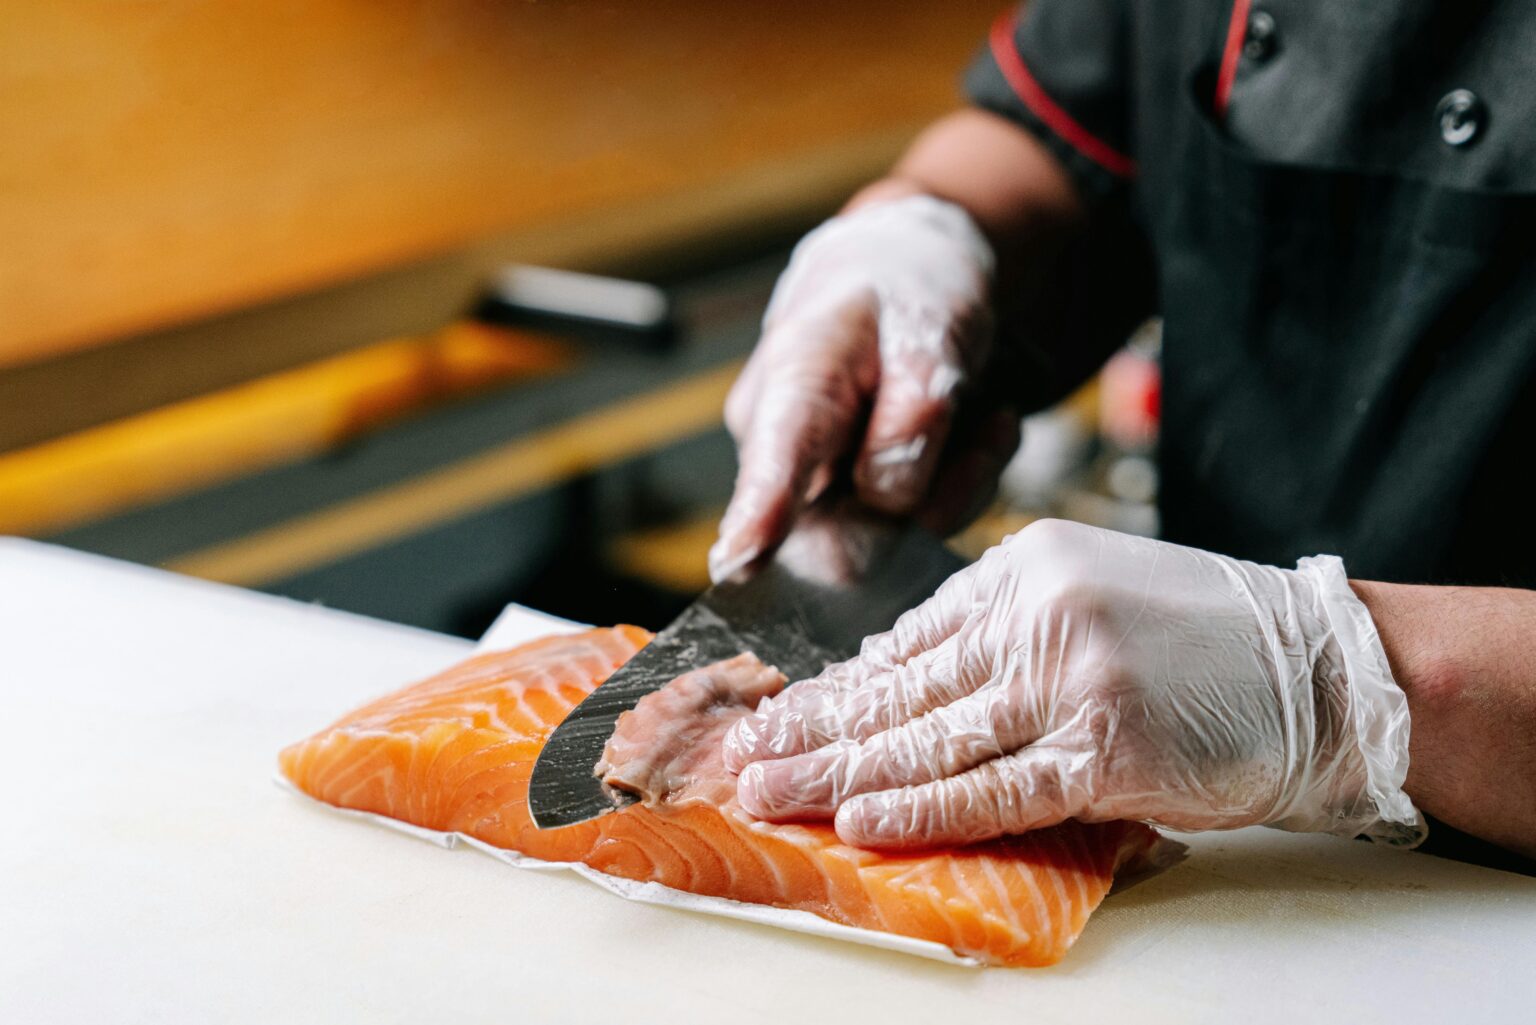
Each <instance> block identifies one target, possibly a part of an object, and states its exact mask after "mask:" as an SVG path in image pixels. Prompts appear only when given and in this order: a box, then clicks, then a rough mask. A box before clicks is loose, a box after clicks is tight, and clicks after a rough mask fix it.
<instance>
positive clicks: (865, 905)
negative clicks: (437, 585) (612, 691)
mask: <svg viewBox="0 0 1536 1025" xmlns="http://www.w3.org/2000/svg"><path fill="white" fill-rule="evenodd" d="M649 639H650V635H649V634H648V633H646V632H645V631H643V630H640V629H638V628H636V627H627V626H621V627H615V628H613V629H597V630H589V631H586V632H584V633H580V634H575V635H570V636H562V637H551V638H546V639H543V640H539V641H534V642H533V643H530V644H525V645H523V646H521V647H518V648H514V649H512V650H510V651H503V652H496V653H492V654H487V655H481V656H479V657H477V658H472V659H470V660H468V661H467V662H464V663H462V664H460V665H458V666H455V667H454V668H452V669H449V670H447V671H446V672H444V673H442V674H440V675H438V676H435V677H433V678H431V679H429V680H426V681H424V682H422V683H418V684H416V685H414V686H411V687H407V688H405V689H404V690H401V691H398V692H396V693H394V694H391V695H388V696H386V697H383V698H380V699H379V700H377V701H374V702H372V703H371V704H368V705H365V706H364V707H362V708H360V709H358V710H357V711H355V712H353V713H351V714H350V715H348V716H346V717H345V718H343V719H342V720H341V721H340V722H338V723H336V724H335V725H334V726H331V727H330V728H329V729H326V730H323V731H321V732H320V733H318V734H316V735H315V736H313V737H311V738H309V739H308V740H305V741H303V742H301V743H298V744H295V745H293V746H292V747H289V748H287V749H286V750H284V751H283V752H282V755H281V758H280V761H281V767H282V771H283V772H284V773H285V774H286V775H287V777H288V778H289V779H291V780H292V781H293V782H294V783H295V784H296V785H297V786H298V787H299V788H300V789H302V790H304V791H305V792H306V793H308V794H310V795H312V796H314V797H316V798H318V799H320V800H322V801H326V802H328V803H330V804H333V805H337V806H339V807H343V808H354V809H358V810H361V811H368V812H374V813H377V814H381V815H386V816H390V817H392V818H396V819H401V820H404V821H406V822H410V823H414V824H415V825H418V826H424V827H426V828H429V829H435V830H443V831H449V832H461V833H466V834H468V835H470V836H473V837H475V838H477V839H479V840H482V841H484V842H486V843H489V844H492V845H494V846H497V847H502V848H507V849H511V850H516V851H521V852H523V853H525V854H528V855H531V856H533V857H536V858H542V859H545V860H550V861H569V862H585V863H586V864H588V865H591V866H592V867H594V868H596V869H598V870H599V871H602V872H605V873H608V874H610V875H615V876H622V877H624V878H627V879H637V880H642V881H654V882H658V883H661V884H663V885H666V886H670V887H673V888H675V889H679V890H687V891H691V892H693V893H701V894H708V895H711V896H719V897H728V898H732V899H735V900H739V901H748V902H753V903H760V904H769V905H773V906H776V907H782V908H798V909H801V910H805V911H810V912H813V913H815V914H817V915H820V916H822V917H823V918H827V919H830V920H832V921H834V922H841V923H844V924H847V925H853V926H859V927H863V928H866V929H876V930H883V931H886V932H891V933H897V934H901V935H905V936H914V937H918V938H920V939H925V940H934V941H937V942H939V943H942V944H944V945H946V946H948V947H950V948H951V949H952V950H954V951H956V952H957V953H960V954H963V955H967V956H970V957H974V958H977V959H979V960H981V961H984V962H987V963H990V964H1001V965H1047V964H1052V963H1054V962H1056V961H1058V960H1060V959H1061V957H1062V956H1063V955H1064V954H1065V953H1066V951H1067V949H1068V947H1070V946H1071V945H1072V942H1073V941H1074V940H1075V939H1076V938H1077V936H1078V934H1079V933H1080V932H1081V931H1082V928H1083V925H1084V924H1085V923H1086V921H1087V919H1088V915H1089V914H1090V913H1091V912H1092V911H1093V909H1094V908H1095V907H1097V906H1098V904H1099V902H1100V901H1101V900H1102V899H1103V898H1104V895H1105V894H1106V893H1107V892H1108V891H1109V888H1110V885H1111V883H1112V882H1113V881H1114V877H1115V873H1116V871H1117V869H1120V868H1121V867H1123V866H1126V865H1128V864H1130V863H1132V862H1135V861H1139V860H1143V859H1146V858H1147V857H1148V856H1149V855H1151V853H1152V852H1153V851H1154V850H1155V849H1156V847H1157V845H1158V843H1159V838H1158V836H1157V834H1156V833H1154V832H1153V831H1152V830H1150V829H1148V828H1146V827H1144V826H1140V825H1134V824H1129V823H1108V824H1103V825H1080V824H1076V823H1068V824H1067V825H1064V826H1061V827H1057V828H1054V829H1049V830H1041V831H1038V832H1035V833H1030V834H1028V835H1025V836H1019V837H1009V838H1006V839H1002V840H996V841H991V842H989V843H985V844H978V845H975V846H971V847H965V848H958V849H952V850H942V851H932V852H923V853H918V854H903V855H895V856H893V855H884V854H876V853H873V852H870V851H863V850H859V849H857V848H853V847H848V846H846V845H844V844H842V843H839V842H838V839H837V835H836V833H834V832H833V830H832V828H831V827H830V826H826V825H819V824H812V825H771V824H768V823H764V822H759V821H756V820H754V819H752V818H750V817H749V816H748V815H746V813H745V812H743V811H742V810H741V809H740V808H739V807H738V806H737V805H736V803H735V797H734V787H733V786H731V785H730V781H729V777H728V775H727V773H726V772H725V769H724V767H723V765H721V762H720V753H719V739H720V735H721V734H722V733H723V732H724V729H725V728H726V727H727V726H729V724H730V723H731V722H732V721H734V718H735V717H737V716H739V715H741V714H744V712H745V710H746V709H747V707H748V704H749V703H755V698H754V697H751V696H750V694H751V693H771V692H772V691H773V690H776V689H777V687H778V686H781V685H782V679H783V678H782V677H781V676H779V675H778V674H777V673H776V672H774V671H773V670H771V669H768V668H767V667H765V666H762V664H761V663H759V662H757V661H756V659H750V661H744V662H740V663H739V664H726V667H725V668H726V671H727V672H728V674H729V675H731V676H732V677H733V678H734V679H736V680H737V681H742V680H745V681H746V683H745V687H744V690H743V696H742V698H741V700H739V701H733V700H731V699H730V696H729V694H728V693H726V690H725V689H723V684H722V679H723V678H722V677H721V676H720V675H719V674H718V671H719V670H720V667H711V670H709V671H702V672H703V673H704V675H702V676H701V675H700V674H690V677H692V679H691V680H690V677H684V678H682V680H681V681H679V684H681V685H680V686H677V685H675V686H674V687H672V688H668V691H667V692H665V693H666V694H667V696H666V697H660V698H657V699H656V701H655V702H653V703H652V704H651V705H649V706H648V707H649V708H651V709H652V711H655V712H660V711H664V710H665V709H666V708H668V707H669V704H670V707H672V708H674V709H676V710H680V711H681V712H682V713H684V714H682V715H680V716H679V717H678V719H677V720H676V721H677V723H678V724H679V725H678V726H677V728H676V729H672V730H670V732H667V731H663V732H665V735H664V736H657V735H656V731H657V726H656V725H655V723H656V722H657V721H659V720H653V722H652V724H651V725H647V724H646V722H645V719H644V717H640V718H637V719H635V720H631V721H629V723H628V727H629V728H628V729H626V728H625V726H626V724H625V723H621V724H620V729H619V730H618V731H617V732H616V735H615V740H614V742H613V743H611V744H610V746H609V751H608V752H607V754H606V756H605V758H606V760H607V761H608V762H610V763H614V764H608V765H605V766H604V768H605V769H606V770H607V772H608V776H607V778H608V780H609V782H610V783H614V784H617V785H620V786H625V787H627V788H629V789H633V790H635V791H637V792H639V793H641V794H643V795H644V796H645V797H646V798H647V800H646V801H645V803H641V804H635V805H631V806H630V807H627V808H625V809H623V810H622V811H618V812H614V813H612V814H609V815H605V816H603V817H601V818H598V819H595V820H593V821H590V822H584V823H580V824H577V825H574V826H568V827H565V828H562V829H554V830H547V831H541V830H539V829H537V828H536V827H535V826H534V825H533V822H532V820H531V819H530V817H529V814H528V806H527V798H528V776H529V772H530V771H531V769H532V767H533V762H534V759H535V757H536V756H537V755H538V753H539V749H540V747H541V746H542V745H543V743H544V741H545V739H546V738H547V737H548V736H549V734H550V732H551V731H552V730H553V729H554V727H555V726H556V725H557V724H559V722H560V721H561V719H563V718H564V717H565V716H566V715H567V714H568V713H569V712H570V710H571V709H572V708H573V707H575V705H576V704H577V703H578V702H579V701H580V700H581V699H582V698H583V697H585V696H586V695H587V694H588V693H590V692H591V691H592V689H593V688H594V687H596V686H597V685H598V684H599V683H601V682H602V681H603V680H604V679H606V678H607V676H608V674H609V673H611V672H612V671H613V670H614V669H616V668H617V667H618V666H620V665H622V664H623V663H624V661H625V660H626V659H628V658H629V657H630V656H631V655H633V654H634V653H635V652H636V651H638V650H639V649H640V648H641V647H643V646H644V645H645V644H646V643H647V641H649ZM735 661H736V660H733V663H734V662H735ZM710 672H715V673H716V675H714V676H711V675H709V673H710ZM738 685H739V684H735V685H733V686H738ZM754 688H755V690H754ZM637 711H639V710H637ZM632 714H633V713H632ZM626 719H628V717H626ZM647 736H649V737H650V740H649V741H648V740H647ZM648 745H649V746H648ZM647 751H649V752H650V755H649V756H646V752H647Z"/></svg>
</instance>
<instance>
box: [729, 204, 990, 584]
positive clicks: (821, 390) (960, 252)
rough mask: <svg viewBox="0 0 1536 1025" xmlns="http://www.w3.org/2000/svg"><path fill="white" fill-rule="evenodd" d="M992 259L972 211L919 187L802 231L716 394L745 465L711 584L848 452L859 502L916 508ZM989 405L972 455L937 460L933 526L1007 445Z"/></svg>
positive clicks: (763, 549) (982, 328) (782, 527)
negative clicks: (940, 467)
mask: <svg viewBox="0 0 1536 1025" xmlns="http://www.w3.org/2000/svg"><path fill="white" fill-rule="evenodd" d="M992 269H993V254H992V250H991V247H990V246H989V245H988V243H987V241H986V239H985V238H984V237H983V236H982V233H981V231H980V229H978V228H977V227H976V225H975V224H974V223H973V222H972V220H971V218H970V216H969V215H967V214H966V212H965V211H964V210H962V209H961V208H960V207H958V206H956V205H954V204H952V203H947V202H944V201H942V200H939V199H935V198H933V197H932V196H927V195H906V196H902V197H901V198H883V199H876V200H873V201H870V202H867V203H865V204H864V205H861V206H858V207H856V208H855V209H853V210H851V211H850V212H848V213H844V214H842V215H840V216H838V217H834V218H832V219H831V220H830V221H828V222H827V223H825V224H823V225H822V226H821V227H819V228H817V229H816V230H815V231H813V232H811V233H810V234H809V235H807V236H806V237H805V238H804V239H803V240H802V241H801V242H800V244H799V245H798V246H797V247H796V248H795V252H794V256H793V257H792V258H791V260H790V262H789V267H788V268H787V269H786V270H785V271H784V274H783V276H782V277H780V278H779V281H778V285H777V286H776V287H775V289H774V292H773V298H772V300H771V301H770V302H769V304H768V311H767V313H766V315H765V316H764V319H763V336H762V339H761V341H760V342H759V343H758V346H757V349H756V351H754V352H753V354H752V358H751V359H750V360H749V361H748V362H747V366H746V369H745V370H743V371H742V375H741V378H740V379H739V380H738V381H737V382H736V385H735V387H734V388H733V389H732V390H731V394H730V397H729V398H728V399H727V401H726V407H725V420H726V424H727V426H728V427H729V428H730V430H731V433H732V435H733V436H734V437H735V439H736V442H737V445H738V447H739V451H740V460H741V469H740V472H739V474H738V476H737V479H736V488H735V493H734V495H733V496H732V498H731V502H730V506H729V507H728V508H727V510H726V513H725V517H724V519H723V520H722V521H721V524H720V539H719V541H718V542H717V543H716V544H715V546H714V548H713V549H711V551H710V556H709V565H710V573H711V575H712V576H713V577H714V579H715V580H717V581H718V580H722V579H725V578H726V577H729V576H731V575H733V574H734V573H736V572H737V571H738V570H740V569H742V568H743V567H746V566H749V565H751V564H753V563H755V562H756V561H757V560H759V559H761V558H762V557H764V556H766V555H768V554H769V553H771V552H772V550H773V549H774V548H775V547H776V546H777V545H778V544H779V542H781V541H782V540H783V539H784V537H785V535H786V534H788V532H789V530H790V528H791V527H792V526H793V525H794V521H795V518H796V517H797V516H798V515H799V513H800V511H801V509H802V508H803V506H804V505H805V503H806V501H807V499H808V498H809V497H812V496H814V494H815V493H817V492H818V491H819V490H820V489H821V488H822V487H824V486H825V485H826V483H827V481H828V478H829V477H830V475H831V474H832V473H833V472H834V469H835V468H836V467H838V466H839V465H841V464H843V463H844V461H845V457H853V459H852V470H853V483H854V487H855V490H856V492H857V495H858V497H859V498H860V500H862V501H863V502H864V504H866V505H868V506H870V507H871V508H873V509H876V510H879V511H881V512H886V513H891V514H898V515H906V514H914V513H916V514H921V513H923V512H924V511H925V509H924V506H925V505H926V504H930V503H926V502H925V499H927V498H928V497H929V495H930V492H931V491H932V488H931V485H932V482H933V477H934V470H935V464H936V463H937V461H938V458H939V454H940V452H941V450H943V449H944V447H945V442H946V439H947V438H948V436H949V435H950V431H951V427H952V425H953V420H954V415H955V410H956V405H957V401H958V400H959V398H960V396H961V395H962V393H963V392H964V390H965V387H966V385H967V383H968V382H969V381H970V380H971V379H972V378H973V376H974V375H975V373H976V371H977V370H978V368H979V367H980V366H981V364H982V362H983V361H984V360H986V359H987V357H988V350H989V348H990V345H991V337H992V336H991V316H990V309H989V289H990V283H991V275H992ZM994 412H996V413H997V414H999V415H995V416H988V417H987V418H986V419H985V420H984V421H983V422H980V423H978V424H976V425H973V426H974V427H976V428H977V430H976V432H975V433H976V437H977V438H978V439H979V440H978V441H977V443H976V450H975V451H972V452H965V453H961V454H959V455H956V454H955V453H951V454H950V455H949V456H947V457H946V460H945V463H946V466H945V478H946V480H945V486H944V487H943V488H942V489H940V490H941V491H942V494H941V495H940V496H939V497H940V498H942V499H943V501H942V502H940V503H938V504H939V505H940V506H941V507H942V508H938V509H932V510H927V511H928V512H931V513H933V515H932V516H929V517H925V520H926V522H928V525H929V526H931V527H935V528H936V529H941V530H942V529H944V528H946V527H950V528H952V527H953V526H958V523H957V522H955V521H957V520H963V519H964V518H965V516H966V515H967V513H971V514H973V510H972V509H971V508H969V507H970V506H972V505H973V504H974V503H973V502H971V501H970V499H972V498H974V497H975V493H977V492H979V491H983V490H988V489H990V487H991V485H992V484H994V483H995V480H996V476H997V474H998V473H999V472H1000V471H1001V469H1002V466H1003V464H1004V463H1005V462H1006V460H1007V457H1008V455H1009V454H1011V453H1012V451H1013V449H1014V447H1015V446H1017V444H1018V416H1017V414H1016V413H1010V412H1007V411H1003V410H997V411H994ZM866 417H867V425H866Z"/></svg>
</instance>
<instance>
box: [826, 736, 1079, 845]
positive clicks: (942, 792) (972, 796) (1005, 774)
mask: <svg viewBox="0 0 1536 1025" xmlns="http://www.w3.org/2000/svg"><path fill="white" fill-rule="evenodd" d="M1076 762H1077V759H1074V758H1073V757H1072V754H1071V753H1070V752H1067V751H1064V750H1063V749H1061V748H1058V747H1052V746H1049V745H1045V744H1041V745H1038V746H1034V747H1029V748H1026V749H1024V750H1023V751H1020V752H1018V753H1017V754H1012V755H1008V756H1006V757H1003V758H994V759H993V760H992V761H990V762H986V763H984V764H982V765H978V766H977V767H976V768H974V769H971V770H970V771H968V772H962V773H960V774H959V775H956V776H951V777H949V778H947V779H941V780H935V781H934V782H932V783H924V784H922V785H920V786H913V787H903V788H901V789H899V790H882V791H880V792H878V793H873V794H863V795H861V796H858V797H854V798H850V799H849V800H847V801H845V802H843V805H842V807H840V808H839V809H838V810H837V835H838V838H839V839H840V840H842V841H843V842H844V843H846V844H850V845H852V846H854V847H870V848H908V849H910V848H919V847H950V846H960V845H962V844H969V843H979V842H980V841H982V840H991V839H994V838H996V837H999V836H1008V835H1010V834H1014V833H1027V832H1029V831H1030V830H1032V829H1043V828H1045V827H1046V826H1054V825H1057V824H1058V823H1060V822H1063V821H1065V820H1066V819H1069V818H1073V817H1075V816H1077V815H1078V814H1079V812H1081V811H1082V810H1083V806H1084V801H1083V795H1082V789H1083V788H1082V787H1080V786H1077V785H1075V784H1074V782H1073V779H1072V776H1073V774H1074V770H1075V769H1076V764H1075V763H1076Z"/></svg>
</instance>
